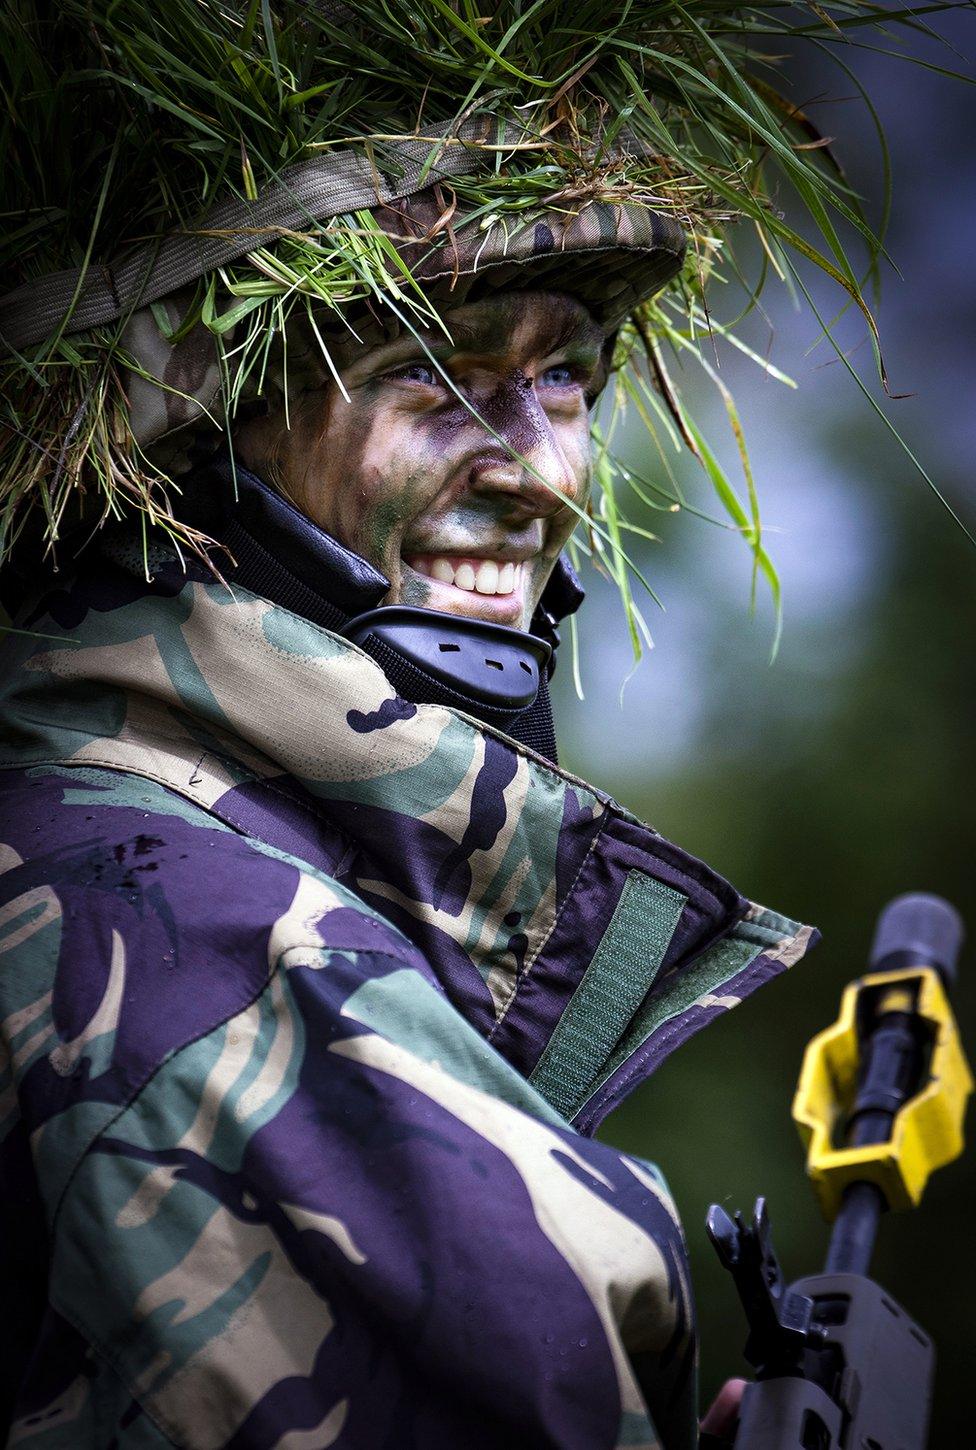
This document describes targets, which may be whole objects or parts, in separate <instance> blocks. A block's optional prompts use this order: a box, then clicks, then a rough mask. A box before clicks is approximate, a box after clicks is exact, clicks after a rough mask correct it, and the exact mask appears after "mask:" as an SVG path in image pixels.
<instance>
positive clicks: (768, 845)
mask: <svg viewBox="0 0 976 1450" xmlns="http://www.w3.org/2000/svg"><path fill="white" fill-rule="evenodd" d="M831 434H832V439H833V446H834V447H835V448H836V449H837V456H838V457H839V458H840V457H842V458H843V460H844V468H843V473H844V475H845V476H846V477H850V476H852V470H853V468H855V467H856V466H857V464H858V463H860V464H861V467H862V474H861V477H862V479H863V482H862V483H861V484H859V485H857V487H859V488H863V491H864V495H865V497H864V504H865V508H866V512H867V514H868V516H871V515H872V514H875V512H876V516H877V517H878V518H880V519H881V520H883V523H882V525H881V529H880V537H879V538H877V539H875V540H873V541H872V542H873V543H874V545H875V546H876V547H877V548H878V553H879V557H878V561H877V564H876V566H875V573H874V576H873V578H872V580H871V585H872V591H873V592H872V593H871V594H869V596H868V597H867V598H866V599H865V600H863V601H862V603H861V604H860V605H859V606H858V618H857V620H856V622H855V621H851V625H850V628H847V627H846V626H842V631H843V638H842V639H841V638H840V637H839V635H840V631H838V629H837V625H836V623H834V624H833V625H827V624H825V623H824V621H822V620H818V619H817V618H816V616H813V617H811V618H810V619H809V620H808V621H807V622H806V623H805V624H804V623H800V624H795V623H790V624H789V625H788V628H787V632H786V638H785V643H784V648H783V653H782V655H781V657H780V660H779V661H778V662H777V664H776V665H775V666H774V667H773V668H772V669H765V668H764V666H763V665H762V663H761V662H759V661H758V660H757V659H756V655H757V654H758V651H757V650H756V648H755V645H756V642H755V638H753V639H752V640H751V641H750V640H747V639H743V643H742V655H743V658H736V657H729V649H728V643H727V640H726V642H725V643H724V644H723V645H719V644H718V643H715V642H714V641H713V645H712V647H713V648H714V650H715V652H716V653H715V658H714V659H713V660H712V661H711V666H712V676H713V678H712V682H711V689H710V704H709V710H708V714H707V716H706V721H705V724H704V726H703V735H702V738H701V740H700V742H699V746H700V748H699V749H698V750H696V751H695V752H693V753H692V754H693V758H692V759H688V758H686V759H685V761H684V762H683V763H682V764H681V765H680V766H679V768H678V769H677V770H676V771H675V772H674V773H673V774H670V775H669V774H667V773H664V774H662V773H661V772H660V770H656V771H655V772H654V774H653V777H652V779H651V783H650V784H649V781H648V777H646V776H645V777H644V778H642V777H641V776H640V775H636V776H635V775H634V774H633V773H632V772H631V773H630V775H629V776H628V775H626V774H620V773H619V772H620V770H621V767H620V764H619V763H618V765H617V770H618V775H617V777H616V778H611V779H608V771H607V769H606V765H607V762H606V760H605V759H604V760H601V761H600V762H599V763H597V762H595V761H592V760H590V761H587V760H583V759H580V758H577V757H573V756H572V748H571V745H570V748H569V749H568V750H566V751H564V755H566V756H568V757H569V758H568V759H567V764H569V765H570V767H571V768H574V769H579V770H580V771H581V773H583V774H584V775H587V774H589V775H590V777H591V778H592V777H593V776H596V777H597V778H598V779H599V781H600V783H601V784H603V785H606V786H608V788H609V789H611V790H612V791H613V792H614V793H615V794H616V795H617V797H618V799H622V800H623V801H624V802H625V803H626V804H627V805H628V806H629V807H630V808H632V809H634V810H635V811H636V812H637V813H638V814H640V815H641V816H642V817H643V818H644V819H646V820H650V821H652V822H653V823H654V824H655V825H656V826H657V828H658V829H660V830H661V831H662V832H664V833H665V834H666V835H668V836H670V837H671V838H672V839H675V840H677V841H678V842H680V844H681V845H682V846H684V847H685V848H686V849H688V850H690V851H693V852H694V853H696V854H698V855H700V856H702V857H704V858H705V859H706V860H707V861H709V863H710V864H712V865H714V866H716V867H717V868H718V869H719V870H720V871H722V872H724V873H725V874H726V875H727V876H728V877H729V878H730V879H731V880H732V881H733V882H734V883H735V884H736V885H737V886H738V887H739V889H740V890H742V891H743V892H745V893H746V894H748V895H750V896H752V897H754V898H756V899H758V900H760V901H763V902H765V903H767V904H769V905H771V906H773V907H774V908H775V909H777V910H781V911H785V912H788V913H790V914H792V915H794V916H796V917H798V918H799V919H801V920H803V921H807V922H812V923H815V924H816V925H817V926H819V927H820V929H821V931H822V932H823V938H824V939H823V942H822V944H821V945H820V946H819V947H818V948H817V949H816V951H815V952H814V953H813V954H812V955H811V956H809V957H808V958H807V959H806V960H805V961H804V962H803V963H801V964H800V965H799V966H798V967H797V968H796V969H795V971H794V972H792V973H787V974H786V975H785V976H784V977H781V978H780V979H779V980H778V981H776V982H774V983H772V984H770V985H769V986H768V987H767V988H765V989H764V990H763V991H762V992H760V993H759V994H758V996H757V997H756V998H755V999H753V1000H751V1001H749V1002H747V1003H746V1004H744V1005H743V1006H742V1007H741V1008H739V1009H738V1010H737V1011H735V1012H734V1013H731V1014H729V1015H728V1016H727V1017H726V1018H725V1019H723V1020H721V1021H719V1022H716V1023H714V1024H713V1025H712V1026H710V1027H709V1028H708V1029H707V1031H705V1032H703V1033H702V1034H701V1035H700V1036H699V1037H698V1038H696V1039H695V1040H694V1041H693V1042H692V1043H691V1044H689V1045H688V1046H687V1047H685V1048H683V1049H682V1051H681V1052H679V1053H678V1054H677V1055H676V1057H675V1058H673V1059H672V1060H671V1061H669V1062H668V1063H667V1064H665V1066H664V1067H663V1068H662V1069H661V1071H660V1072H659V1073H658V1074H657V1075H656V1076H655V1077H654V1078H653V1079H652V1080H651V1081H650V1082H648V1083H647V1084H645V1085H644V1086H643V1087H642V1088H641V1089H639V1090H638V1091H637V1092H636V1093H635V1094H634V1096H633V1097H631V1098H630V1099H629V1100H628V1101H627V1102H626V1103H625V1104H624V1105H623V1106H622V1107H621V1108H620V1109H619V1110H618V1111H617V1112H616V1113H615V1114H614V1115H613V1116H612V1118H611V1119H610V1120H609V1121H608V1122H607V1123H606V1124H605V1126H604V1128H603V1129H602V1131H601V1136H603V1137H605V1138H606V1139H607V1140H608V1141H610V1142H613V1143H615V1144H617V1145H618V1146H620V1147H623V1148H625V1149H627V1150H628V1151H631V1152H633V1153H636V1154H639V1155H641V1156H645V1157H649V1158H652V1159H654V1160H655V1161H657V1162H659V1163H660V1164H661V1165H662V1167H663V1169H664V1171H665V1173H666V1174H667V1176H668V1179H669V1182H670V1184H671V1187H672V1190H673V1192H674V1194H675V1196H676V1198H677V1201H678V1205H679V1208H680V1210H681V1213H682V1217H683V1220H684V1223H685V1229H686V1233H687V1236H688V1239H689V1247H690V1252H691V1258H692V1266H693V1276H694V1283H695V1292H696V1296H697V1300H698V1306H699V1316H700V1328H701V1337H702V1344H703V1349H702V1401H703V1403H707V1402H708V1400H709V1398H710V1397H711V1395H712V1394H713V1393H714V1391H715V1389H716V1388H717V1387H718V1385H719V1384H720V1383H721V1381H722V1380H723V1379H724V1378H725V1377H726V1376H727V1375H730V1374H736V1373H743V1372H747V1367H746V1366H745V1363H744V1361H743V1360H742V1358H741V1350H742V1346H743V1343H744V1338H745V1333H744V1321H743V1319H742V1315H741V1311H740V1309H739V1305H738V1301H737V1299H736V1298H735V1295H734V1291H733V1289H732V1284H731V1280H730V1279H729V1278H728V1276H727V1275H726V1274H725V1273H724V1271H723V1270H721V1269H720V1268H719V1266H718V1262H717V1259H716V1258H715V1256H714V1254H713V1252H712V1250H711V1248H710V1246H709V1244H708V1242H707V1240H706V1237H705V1233H704V1227H703V1223H704V1216H705V1212H706V1209H707V1206H708V1204H709V1203H710V1202H711V1201H713V1200H717V1201H719V1202H721V1203H723V1204H724V1205H725V1206H726V1207H727V1208H729V1209H730V1210H731V1209H734V1208H736V1207H741V1208H743V1209H745V1210H749V1209H751V1205H752V1202H753V1200H754V1198H755V1197H756V1195H757V1194H759V1193H763V1194H765V1195H766V1196H767V1198H768V1199H769V1201H770V1207H771V1213H772V1221H773V1226H774V1232H775V1239H776V1242H777V1245H778V1250H779V1253H780V1257H781V1260H782V1262H783V1266H784V1270H785V1272H786V1274H787V1276H788V1277H790V1278H794V1277H797V1276H798V1275H800V1274H804V1273H813V1272H816V1271H817V1270H819V1269H820V1268H821V1267H822V1261H823V1255H824V1252H825V1249H826V1242H827V1229H826V1226H825V1225H824V1224H823V1222H822V1220H821V1219H820V1216H819V1212H818V1210H817V1208H816V1205H815V1203H814V1199H813V1195H812V1192H811V1191H810V1189H809V1187H808V1186H807V1184H806V1182H805V1177H804V1170H803V1155H802V1152H801V1149H800V1145H799V1140H798V1138H797V1135H796V1132H795V1129H794V1128H793V1126H792V1123H791V1121H790V1115H789V1109H790V1100H791V1097H792V1093H793V1088H794V1085H795V1081H796V1076H797V1073H798V1070H799V1066H800V1061H801V1058H802V1054H803V1049H804V1047H805V1045H806V1043H807V1041H808V1039H809V1038H810V1037H812V1036H813V1035H814V1033H815V1032H817V1031H819V1030H820V1028H821V1027H823V1026H826V1025H827V1024H828V1023H829V1022H831V1021H833V1019H834V1017H835V1016H836V1009H837V1006H838V1004H839V1000H840V994H841V991H842V989H843V987H844V985H845V983H846V982H847V981H848V980H849V979H850V978H852V977H854V976H856V975H858V974H859V973H860V972H861V971H862V970H863V969H864V966H865V963H866V956H867V952H868V949H869V946H870V941H871V934H872V931H873V926H874V920H875V917H876V915H877V913H878V911H879V910H880V908H881V907H882V906H883V905H884V903H885V902H886V901H887V900H888V899H889V898H890V897H892V896H894V895H896V894H898V893H899V892H902V891H906V890H912V889H922V890H931V891H936V892H939V893H940V894H942V895H944V896H946V897H948V898H949V899H950V900H951V901H953V902H954V903H955V905H956V906H957V907H959V908H960V909H961V910H962V912H963V914H964V915H965V916H966V917H967V918H968V925H969V932H970V937H971V944H970V947H969V950H968V959H967V955H964V958H963V962H962V971H961V979H960V985H959V990H958V993H957V999H956V1010H957V1015H958V1017H959V1021H960V1024H961V1027H962V1029H963V1033H964V1036H967V1035H968V1047H969V1052H970V1055H971V1057H976V961H974V957H976V951H974V945H973V943H976V890H974V886H973V860H974V859H976V815H974V811H973V796H974V792H973V785H974V769H973V759H972V756H973V731H972V705H973V688H972V678H971V676H972V665H971V659H972V655H971V649H970V647H969V644H968V638H969V634H970V631H971V621H972V620H973V618H974V614H976V554H974V551H973V549H972V546H971V545H970V544H969V543H968V542H967V540H966V539H965V537H964V536H963V535H962V533H961V532H960V531H959V530H958V529H956V528H955V526H954V525H953V524H952V523H951V521H950V520H949V519H948V518H947V517H946V515H945V514H943V513H942V512H941V510H940V509H939V508H938V506H937V505H936V504H935V503H934V502H931V501H929V500H927V499H926V498H925V497H924V496H922V495H921V494H920V491H919V489H918V486H917V483H916V482H915V480H913V479H912V478H911V476H910V475H907V474H906V477H905V478H904V479H899V478H897V477H892V476H891V475H890V472H886V474H885V476H884V477H883V478H882V477H880V476H879V473H878V470H877V468H876V463H877V459H876V457H875V456H873V455H872V454H871V453H869V451H868V450H869V448H870V443H869V441H867V440H866V439H864V438H863V436H862V434H861V432H860V430H859V431H858V433H852V434H851V435H850V436H848V437H846V438H845V437H843V436H842V429H839V428H838V425H837V422H836V420H834V422H833V425H832V428H831ZM859 453H860V458H859V457H858V454H859ZM840 471H841V470H840V468H838V472H840ZM947 472H948V470H946V469H942V471H941V473H940V476H941V477H942V478H943V479H944V480H946V481H947V482H949V483H950V485H951V483H952V481H953V480H952V479H951V476H950V477H949V478H948V479H947ZM956 483H957V489H956V493H957V496H958V495H959V494H960V493H961V491H962V487H963V485H964V483H965V480H962V479H957V480H956ZM681 532H682V531H681V529H680V525H679V527H678V528H677V529H675V530H674V532H673V536H672V537H670V538H666V539H665V543H666V546H667V547H668V548H669V549H670V548H671V546H672V543H673V544H674V547H675V548H676V549H678V550H679V552H680V551H687V549H688V542H687V539H688V534H689V533H690V532H691V531H687V530H686V531H685V537H684V539H682V538H681ZM692 547H693V545H692ZM811 547H816V544H815V543H811ZM825 629H832V630H834V631H835V637H836V645H837V649H836V660H837V664H836V670H835V672H834V673H832V675H831V676H830V677H829V678H828V679H827V680H826V681H825V680H824V678H823V673H822V668H820V667H818V668H816V669H813V670H810V669H808V668H807V661H808V660H809V659H810V658H813V657H816V658H817V659H818V660H820V661H822V658H823V651H824V648H825V646H826V647H827V648H829V647H830V640H829V639H828V640H826V641H825V640H824V638H823V635H824V630H825ZM748 633H749V632H748V631H742V634H743V636H745V635H746V634H748ZM702 647H703V648H708V647H709V646H708V644H707V642H706V643H705V644H703V646H702ZM749 650H752V652H753V653H752V663H751V666H750V665H748V664H744V659H745V657H746V654H747V651H749ZM723 652H724V657H723ZM731 654H732V655H733V656H735V655H736V649H733V650H732V651H731ZM651 668H652V669H653V663H652V665H651ZM607 705H608V706H611V708H616V706H615V703H614V704H612V705H611V702H607ZM582 708H584V709H586V710H590V711H592V710H593V709H594V708H599V706H598V705H597V703H596V702H595V701H593V700H592V699H590V700H588V701H587V702H586V705H585V706H584V707H582ZM652 740H653V721H648V741H649V742H651V741H652ZM651 754H652V750H651V748H650V745H649V750H648V756H649V758H650V757H651ZM612 773H613V766H612V764H611V770H610V775H611V776H612ZM974 1206H976V1155H974V1154H973V1153H972V1152H971V1151H970V1152H968V1153H967V1155H966V1156H965V1158H964V1159H963V1160H962V1161H961V1162H958V1163H956V1164H954V1165H952V1166H951V1167H949V1168H947V1169H944V1170H943V1171H942V1172H941V1173H939V1174H938V1175H936V1177H935V1178H934V1179H933V1181H932V1183H931V1185H930V1187H929V1191H928V1193H927V1195H926V1198H925V1200H924V1202H923V1205H922V1208H921V1210H919V1211H917V1212H915V1213H912V1214H903V1215H898V1217H897V1218H892V1219H890V1220H886V1221H885V1222H883V1224H882V1231H881V1234H880V1240H879V1246H878V1251H877V1254H876V1258H875V1262H874V1273H875V1275H876V1276H877V1278H878V1279H879V1280H880V1281H881V1282H882V1283H883V1284H884V1285H885V1286H886V1287H887V1288H888V1289H889V1290H890V1292H891V1293H892V1294H894V1295H895V1297H896V1298H897V1299H899V1300H900V1301H901V1302H902V1303H903V1304H904V1305H905V1307H906V1309H908V1310H909V1312H911V1313H912V1314H913V1315H914V1316H915V1317H916V1318H917V1319H918V1320H919V1322H920V1323H921V1324H922V1325H923V1326H924V1327H925V1328H926V1329H927V1330H929V1331H930V1332H931V1333H932V1335H933V1337H934V1338H935V1341H936V1344H937V1348H938V1370H937V1380H936V1408H935V1417H934V1423H933V1430H932V1438H931V1443H932V1444H933V1445H939V1446H943V1445H950V1444H952V1445H954V1444H961V1443H964V1440H968V1439H969V1436H970V1425H969V1420H970V1411H969V1408H968V1394H967V1393H966V1388H967V1387H966V1380H965V1376H966V1374H967V1373H968V1372H969V1370H970V1368H971V1365H972V1363H973V1357H974V1352H976V1326H974V1316H973V1311H972V1305H973V1302H974V1298H976V1257H974V1255H973V1253H972V1247H971V1226H972V1221H973V1210H974Z"/></svg>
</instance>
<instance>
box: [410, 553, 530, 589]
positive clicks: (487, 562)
mask: <svg viewBox="0 0 976 1450" xmlns="http://www.w3.org/2000/svg"><path fill="white" fill-rule="evenodd" d="M404 563H405V564H407V565H409V567H410V568H411V569H413V571H414V573H416V574H421V575H423V577H424V578H425V579H432V580H433V581H434V582H435V583H437V584H444V585H447V586H449V587H452V588H454V589H458V590H460V591H461V592H462V593H465V594H480V595H482V596H486V597H489V598H512V597H513V596H514V595H521V592H522V570H523V566H522V564H521V562H520V563H518V564H516V563H513V562H512V560H511V559H508V560H503V559H476V558H472V557H467V556H465V555H463V554H414V555H410V556H405V557H404Z"/></svg>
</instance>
